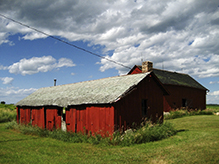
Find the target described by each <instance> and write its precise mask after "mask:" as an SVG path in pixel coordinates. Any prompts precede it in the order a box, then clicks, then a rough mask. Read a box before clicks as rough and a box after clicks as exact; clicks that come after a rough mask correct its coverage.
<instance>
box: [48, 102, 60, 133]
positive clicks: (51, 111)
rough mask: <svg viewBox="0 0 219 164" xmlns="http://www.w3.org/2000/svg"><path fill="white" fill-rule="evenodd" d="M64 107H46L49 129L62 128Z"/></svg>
mask: <svg viewBox="0 0 219 164" xmlns="http://www.w3.org/2000/svg"><path fill="white" fill-rule="evenodd" d="M62 109H63V108H60V107H54V106H50V107H45V110H46V120H45V121H46V128H47V129H48V130H53V129H60V128H61V116H62Z"/></svg>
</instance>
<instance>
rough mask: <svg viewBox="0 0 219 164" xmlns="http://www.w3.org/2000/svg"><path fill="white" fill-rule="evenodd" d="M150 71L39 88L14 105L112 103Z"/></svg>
mask: <svg viewBox="0 0 219 164" xmlns="http://www.w3.org/2000/svg"><path fill="white" fill-rule="evenodd" d="M149 74H150V73H140V74H134V75H124V76H116V77H109V78H104V79H99V80H92V81H85V82H79V83H72V84H66V85H59V86H53V87H46V88H40V89H38V90H37V91H35V92H34V93H32V94H31V95H29V96H27V97H26V98H24V99H22V100H21V101H19V102H18V103H17V104H16V106H50V105H55V106H61V107H67V106H68V105H81V104H104V103H112V102H115V101H117V100H118V98H120V97H122V96H123V95H124V94H125V93H126V92H128V91H129V90H130V89H131V88H132V87H134V86H135V85H137V84H138V83H139V82H140V81H142V80H143V79H144V78H145V77H146V76H147V75H149Z"/></svg>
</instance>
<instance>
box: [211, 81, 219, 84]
mask: <svg viewBox="0 0 219 164" xmlns="http://www.w3.org/2000/svg"><path fill="white" fill-rule="evenodd" d="M209 84H219V81H210V82H209Z"/></svg>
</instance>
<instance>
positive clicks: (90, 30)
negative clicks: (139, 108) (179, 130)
mask: <svg viewBox="0 0 219 164" xmlns="http://www.w3.org/2000/svg"><path fill="white" fill-rule="evenodd" d="M155 1H156V0H148V1H143V0H137V1H136V0H135V1H134V0H133V1H130V0H123V1H113V0H112V1H91V0H87V1H70V0H66V1H61V0H56V1H53V0H47V1H44V0H39V1H33V0H28V1H27V0H22V1H21V0H18V1H1V2H0V14H3V15H5V16H7V17H10V18H12V19H14V20H17V21H19V22H22V23H24V24H26V25H29V26H31V27H34V28H36V29H38V30H41V31H43V32H45V33H47V34H50V35H52V36H55V37H57V38H60V39H63V40H65V41H68V42H69V43H71V44H74V45H76V46H79V47H82V48H84V49H87V50H89V51H92V52H94V53H96V54H98V55H101V56H104V57H106V58H108V59H111V60H114V61H116V62H119V63H122V64H124V65H126V66H128V67H133V66H134V65H136V64H141V61H142V59H143V60H149V61H152V62H153V63H154V67H155V68H159V69H161V68H162V66H164V68H165V69H166V70H169V71H177V72H181V73H186V74H189V75H190V76H192V77H193V78H195V79H196V80H197V81H198V82H200V83H201V84H202V85H204V86H205V87H206V88H208V89H209V90H210V92H209V93H208V95H207V103H217V104H219V49H218V47H219V40H218V38H219V2H218V1H216V0H212V1H205V0H187V1H186V0H182V1H181V0H179V1H174V0H167V1H158V0H157V1H156V2H155ZM128 71H129V69H127V68H124V67H122V66H120V65H116V64H115V63H111V62H109V61H107V60H104V59H101V58H98V57H96V56H94V55H91V54H89V53H87V52H84V51H81V50H78V49H76V48H74V47H72V46H69V45H66V44H64V43H62V42H59V41H57V40H54V39H52V38H50V37H46V36H45V35H43V34H41V33H37V32H36V31H33V30H31V29H29V28H27V27H24V26H21V25H20V24H17V23H15V22H12V21H10V20H8V19H5V18H4V17H1V16H0V101H6V103H16V102H17V101H19V100H21V99H22V98H24V97H26V96H27V95H29V94H31V93H32V92H34V91H35V90H37V89H39V88H41V87H48V86H52V85H53V79H54V78H56V79H57V85H62V84H68V83H75V82H80V81H87V80H93V79H100V78H105V77H110V76H117V75H121V74H126V73H127V72H128Z"/></svg>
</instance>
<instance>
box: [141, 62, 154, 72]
mask: <svg viewBox="0 0 219 164" xmlns="http://www.w3.org/2000/svg"><path fill="white" fill-rule="evenodd" d="M152 69H153V63H152V62H150V61H144V62H142V73H146V72H150V71H152Z"/></svg>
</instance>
